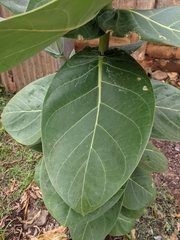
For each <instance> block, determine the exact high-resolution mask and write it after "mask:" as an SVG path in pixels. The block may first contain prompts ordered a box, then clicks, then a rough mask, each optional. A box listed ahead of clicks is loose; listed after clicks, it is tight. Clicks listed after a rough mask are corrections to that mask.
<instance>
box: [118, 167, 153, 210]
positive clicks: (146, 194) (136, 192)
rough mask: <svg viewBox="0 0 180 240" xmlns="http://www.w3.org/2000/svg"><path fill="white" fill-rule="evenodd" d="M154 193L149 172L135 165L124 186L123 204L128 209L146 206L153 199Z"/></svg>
mask: <svg viewBox="0 0 180 240" xmlns="http://www.w3.org/2000/svg"><path fill="white" fill-rule="evenodd" d="M155 194H156V188H155V186H154V184H153V181H152V177H151V175H150V173H149V172H147V171H144V170H143V169H141V168H139V167H137V168H136V170H135V171H134V172H133V174H132V175H131V177H130V179H129V180H128V183H127V186H126V188H125V192H124V201H123V206H124V207H125V208H127V209H130V210H139V209H142V208H145V207H148V206H149V205H150V204H151V203H152V202H153V201H154V199H155Z"/></svg>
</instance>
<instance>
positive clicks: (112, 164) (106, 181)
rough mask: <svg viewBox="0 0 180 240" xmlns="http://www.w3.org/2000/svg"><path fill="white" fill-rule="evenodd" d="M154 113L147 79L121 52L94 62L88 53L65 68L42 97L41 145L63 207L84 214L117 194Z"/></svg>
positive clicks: (93, 53)
mask: <svg viewBox="0 0 180 240" xmlns="http://www.w3.org/2000/svg"><path fill="white" fill-rule="evenodd" d="M129 69H131V71H129ZM153 113H154V95H153V89H152V87H151V84H150V81H149V79H148V77H147V76H146V74H145V73H144V71H143V69H141V67H140V66H139V65H138V64H137V63H136V62H135V61H134V59H133V58H132V57H130V56H129V55H127V54H126V53H125V52H123V51H120V50H117V49H115V50H111V51H109V52H107V54H106V55H105V56H99V53H98V51H97V50H96V49H93V50H92V49H90V48H88V47H87V48H85V49H84V50H83V51H81V52H79V53H78V54H77V55H75V56H74V57H72V58H71V59H70V60H69V61H68V62H67V63H66V64H65V65H64V67H63V68H62V69H61V70H60V71H59V73H57V75H56V77H55V78H54V81H53V83H52V84H51V86H50V88H49V90H48V92H47V95H46V98H45V102H44V106H43V118H42V141H43V148H44V161H45V165H46V169H47V171H48V175H49V178H50V180H51V183H52V185H53V187H54V188H55V190H56V191H57V193H58V194H59V196H61V198H62V199H63V201H64V202H66V204H67V205H69V206H70V207H71V208H72V209H74V210H75V211H77V212H79V213H80V214H82V215H86V214H88V213H89V212H92V211H94V210H95V209H97V208H99V207H100V206H102V205H103V204H104V203H105V202H107V201H108V200H109V199H110V198H111V197H112V196H113V195H114V194H115V193H116V192H118V190H119V189H120V188H121V187H122V186H123V184H124V183H125V182H126V181H127V179H128V178H129V176H130V175H131V173H132V172H133V171H134V169H135V168H136V166H137V164H138V162H139V160H140V157H141V155H142V153H143V151H144V148H145V146H146V144H147V141H148V138H149V136H150V132H151V127H152V122H153ZM57 169H58V171H57ZM67 189H68V191H67ZM97 189H98V191H97Z"/></svg>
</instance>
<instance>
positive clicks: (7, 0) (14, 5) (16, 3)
mask: <svg viewBox="0 0 180 240" xmlns="http://www.w3.org/2000/svg"><path fill="white" fill-rule="evenodd" d="M28 3H29V0H0V4H2V5H3V6H4V7H6V8H7V9H9V10H10V11H11V12H12V13H14V14H19V13H23V12H25V11H26V8H27V5H28Z"/></svg>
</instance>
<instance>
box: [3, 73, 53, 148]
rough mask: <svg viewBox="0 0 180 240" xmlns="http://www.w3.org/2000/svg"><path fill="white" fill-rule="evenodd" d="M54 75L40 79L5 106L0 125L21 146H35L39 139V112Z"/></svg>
mask: <svg viewBox="0 0 180 240" xmlns="http://www.w3.org/2000/svg"><path fill="white" fill-rule="evenodd" d="M54 76H55V74H54V73H53V74H51V75H49V76H46V77H43V78H40V79H39V80H36V81H34V82H32V83H30V84H29V85H27V86H26V87H24V88H23V89H22V90H21V91H19V92H18V93H17V94H16V95H15V96H14V97H13V98H12V99H11V100H10V101H9V102H8V104H7V105H6V107H5V108H4V111H3V113H2V124H3V126H4V128H5V129H6V131H7V132H8V133H9V134H10V135H11V136H12V137H13V138H14V139H15V140H16V141H17V142H19V143H21V144H23V145H36V144H38V143H39V141H40V138H41V127H40V122H41V110H42V104H43V101H44V98H45V95H46V92H47V89H48V87H49V85H50V84H51V82H52V79H53V78H54Z"/></svg>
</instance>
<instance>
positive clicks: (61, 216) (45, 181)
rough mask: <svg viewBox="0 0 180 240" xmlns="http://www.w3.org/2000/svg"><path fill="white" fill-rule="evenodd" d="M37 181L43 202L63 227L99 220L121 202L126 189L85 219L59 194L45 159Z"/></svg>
mask: <svg viewBox="0 0 180 240" xmlns="http://www.w3.org/2000/svg"><path fill="white" fill-rule="evenodd" d="M38 179H40V180H38ZM35 180H36V181H38V182H40V188H41V191H42V196H43V200H44V203H45V205H46V207H47V209H48V210H49V212H50V213H51V215H52V216H53V217H54V218H55V219H56V220H57V221H59V222H60V223H61V224H62V225H63V226H75V225H77V224H85V223H87V222H90V221H93V220H94V219H97V218H99V217H100V216H101V215H103V214H104V213H105V212H107V211H108V210H109V209H110V208H112V207H113V206H114V205H115V204H116V203H117V202H118V201H119V199H120V197H121V196H122V194H123V192H124V189H121V190H119V191H118V193H117V194H116V195H115V196H113V197H112V198H111V199H109V201H107V202H106V203H105V204H104V205H103V206H102V207H100V208H99V209H97V210H95V211H94V212H92V213H89V214H88V215H86V216H84V217H83V216H82V215H81V214H79V213H77V212H75V211H74V210H73V209H72V208H70V207H69V206H68V205H67V204H66V203H65V202H64V201H63V200H62V198H61V197H60V196H59V195H58V194H57V192H56V190H55V189H54V187H53V185H52V183H51V181H50V179H49V177H48V174H47V171H46V168H45V164H44V161H43V159H42V160H41V163H39V164H38V167H37V168H36V172H35Z"/></svg>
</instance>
